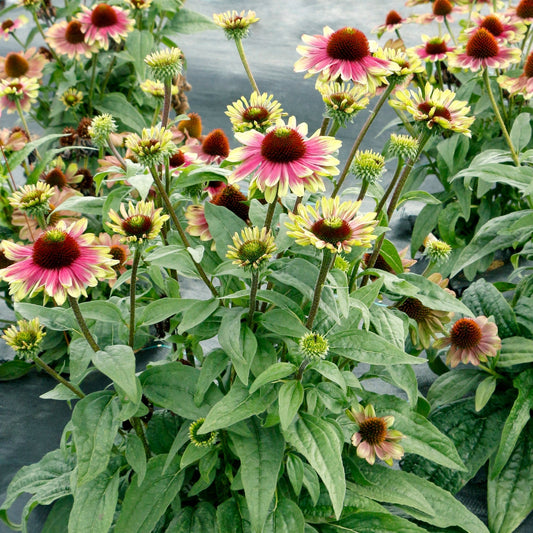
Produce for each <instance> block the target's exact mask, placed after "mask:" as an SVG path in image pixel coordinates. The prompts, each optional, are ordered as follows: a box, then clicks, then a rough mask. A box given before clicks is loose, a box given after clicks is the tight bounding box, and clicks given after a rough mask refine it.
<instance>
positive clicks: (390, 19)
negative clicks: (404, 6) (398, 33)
mask: <svg viewBox="0 0 533 533" xmlns="http://www.w3.org/2000/svg"><path fill="white" fill-rule="evenodd" d="M405 22H408V19H405V18H403V17H402V16H401V15H400V14H399V13H398V11H395V10H394V9H391V10H390V11H389V12H388V13H387V16H386V17H385V23H384V24H381V25H379V26H377V27H376V28H374V29H373V30H372V33H377V35H378V38H379V37H381V36H382V35H383V34H384V33H386V32H393V31H395V30H399V29H400V28H401V27H402V24H404V23H405Z"/></svg>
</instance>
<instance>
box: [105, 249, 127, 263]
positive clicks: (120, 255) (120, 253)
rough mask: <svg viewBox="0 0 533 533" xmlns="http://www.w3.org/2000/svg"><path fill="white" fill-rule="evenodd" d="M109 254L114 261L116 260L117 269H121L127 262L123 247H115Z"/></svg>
mask: <svg viewBox="0 0 533 533" xmlns="http://www.w3.org/2000/svg"><path fill="white" fill-rule="evenodd" d="M109 254H110V255H111V257H112V258H113V259H116V260H117V261H118V263H117V264H116V265H115V268H120V267H121V266H123V265H124V263H125V262H126V257H127V256H126V252H125V250H124V248H123V247H122V246H118V245H116V244H115V245H113V246H111V247H110V248H109Z"/></svg>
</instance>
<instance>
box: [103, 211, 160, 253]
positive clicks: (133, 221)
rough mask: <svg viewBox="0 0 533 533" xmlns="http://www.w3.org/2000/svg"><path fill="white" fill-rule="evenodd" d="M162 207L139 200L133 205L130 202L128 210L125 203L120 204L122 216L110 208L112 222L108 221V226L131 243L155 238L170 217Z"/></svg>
mask: <svg viewBox="0 0 533 533" xmlns="http://www.w3.org/2000/svg"><path fill="white" fill-rule="evenodd" d="M162 210H163V209H162V208H161V207H160V208H158V209H155V208H154V202H151V201H149V202H143V201H140V202H137V203H136V204H135V205H133V203H132V202H129V204H128V210H127V211H126V207H125V206H124V204H120V214H121V215H122V218H121V217H120V216H119V215H118V214H117V213H116V212H115V211H113V209H110V210H109V218H110V220H111V222H106V224H107V226H108V227H109V228H110V229H112V230H113V231H114V232H116V233H118V234H120V235H123V236H124V239H123V240H124V241H126V242H130V243H137V242H138V243H142V242H144V241H146V240H151V239H155V238H156V237H157V236H158V235H159V233H160V231H161V228H162V227H163V224H164V223H165V222H166V221H167V220H168V219H169V216H168V215H162V214H161V211H162Z"/></svg>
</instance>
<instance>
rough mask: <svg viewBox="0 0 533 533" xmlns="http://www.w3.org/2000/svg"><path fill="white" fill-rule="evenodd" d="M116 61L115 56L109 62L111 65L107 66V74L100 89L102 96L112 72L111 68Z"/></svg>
mask: <svg viewBox="0 0 533 533" xmlns="http://www.w3.org/2000/svg"><path fill="white" fill-rule="evenodd" d="M116 60H117V56H116V55H113V59H112V60H111V63H110V64H109V68H108V69H107V73H106V75H105V78H104V83H102V87H101V89H100V92H101V93H102V94H104V92H105V88H106V87H107V83H108V81H109V78H110V77H111V72H112V71H113V67H114V66H115V61H116Z"/></svg>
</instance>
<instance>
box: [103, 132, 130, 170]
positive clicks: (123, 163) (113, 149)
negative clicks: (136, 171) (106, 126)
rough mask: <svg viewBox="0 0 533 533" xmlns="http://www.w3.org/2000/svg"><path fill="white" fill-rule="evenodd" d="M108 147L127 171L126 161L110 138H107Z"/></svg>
mask: <svg viewBox="0 0 533 533" xmlns="http://www.w3.org/2000/svg"><path fill="white" fill-rule="evenodd" d="M107 146H109V149H110V150H111V152H112V154H113V155H114V156H115V157H116V158H117V159H118V160H119V162H120V164H121V166H122V168H123V169H124V170H126V161H124V158H123V157H122V156H121V155H120V153H119V151H118V150H117V148H116V147H115V145H114V144H113V143H112V142H111V139H110V138H109V137H108V138H107Z"/></svg>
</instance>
